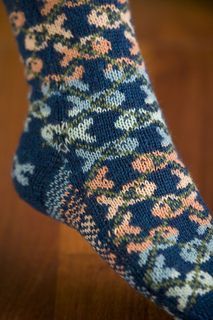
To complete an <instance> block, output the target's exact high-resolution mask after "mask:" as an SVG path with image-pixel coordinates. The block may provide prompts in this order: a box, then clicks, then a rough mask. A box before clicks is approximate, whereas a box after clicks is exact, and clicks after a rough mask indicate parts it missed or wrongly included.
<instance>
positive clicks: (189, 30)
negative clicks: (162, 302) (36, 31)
mask: <svg viewBox="0 0 213 320" xmlns="http://www.w3.org/2000/svg"><path fill="white" fill-rule="evenodd" d="M131 5H132V9H133V18H134V22H135V25H136V31H137V35H138V39H139V42H140V45H141V48H142V52H143V54H144V57H145V60H146V62H147V67H148V70H149V72H150V75H151V79H152V82H153V85H154V87H155V90H156V93H157V96H158V99H159V101H160V103H161V105H162V108H163V111H164V114H165V117H166V119H167V122H168V124H169V127H170V129H171V132H172V136H173V139H174V141H175V143H176V145H177V148H178V150H179V151H180V154H181V156H182V158H183V160H184V161H185V163H186V164H187V165H188V167H189V168H190V170H191V173H192V176H193V178H194V179H195V181H196V183H197V185H198V186H199V188H200V190H201V193H202V195H203V197H204V199H205V200H206V202H207V203H208V205H209V207H210V208H211V209H212V208H213V197H212V191H211V190H212V181H213V150H212V146H213V125H212V123H213V108H212V101H213V93H212V91H213V90H212V88H211V83H212V80H213V61H212V54H213V43H212V30H213V22H212V20H213V19H212V17H213V14H212V10H210V8H211V5H209V4H208V5H207V3H205V2H194V1H183V2H179V1H166V0H165V1H157V0H143V1H142V0H134V1H131ZM26 94H27V86H26V83H25V81H24V75H23V68H22V65H21V63H20V61H19V58H18V53H17V48H16V44H15V40H14V39H13V37H12V34H11V31H10V27H9V23H8V20H7V16H6V13H5V10H4V8H3V6H2V4H0V106H1V111H0V148H1V152H0V178H1V183H0V319H1V320H35V319H41V320H49V319H50V320H54V319H55V320H61V319H77V320H81V319H82V320H108V319H110V320H120V319H122V320H137V319H140V320H156V319H162V320H169V319H171V317H170V316H168V315H167V314H166V313H165V312H164V311H162V310H160V309H159V308H158V307H156V306H155V305H153V304H152V303H151V302H149V301H148V300H147V299H145V298H143V297H142V296H141V295H139V294H138V293H136V292H135V291H134V290H133V289H131V288H130V287H129V286H128V285H127V284H126V283H125V282H124V281H123V280H121V279H120V278H119V277H118V276H116V275H115V274H114V272H113V271H112V270H110V268H109V267H108V266H107V265H106V264H105V262H103V261H102V260H101V259H100V258H99V257H98V256H97V255H96V254H95V253H94V251H93V250H92V249H91V248H90V247H89V245H88V244H87V243H86V242H85V241H84V240H83V239H82V238H81V237H80V236H79V235H78V234H77V233H76V232H75V231H73V230H70V229H69V228H67V227H65V226H62V225H60V224H59V223H57V222H55V221H53V220H52V219H50V218H48V217H45V216H44V215H41V214H38V213H37V212H35V210H33V209H32V208H30V207H29V206H28V205H27V204H25V203H24V202H22V200H20V199H19V198H18V197H17V195H16V194H15V192H14V189H13V187H12V183H11V179H10V167H11V159H12V156H13V153H14V150H15V147H16V144H17V142H18V138H19V135H20V133H21V130H22V125H23V121H24V117H25V115H26V113H27V99H26Z"/></svg>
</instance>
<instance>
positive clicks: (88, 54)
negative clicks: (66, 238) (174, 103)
mask: <svg viewBox="0 0 213 320" xmlns="http://www.w3.org/2000/svg"><path fill="white" fill-rule="evenodd" d="M5 4H6V6H7V8H8V11H9V14H10V20H11V23H12V25H13V29H14V32H15V34H16V36H17V40H18V43H19V48H20V51H21V54H22V57H23V60H24V64H25V67H26V77H27V80H28V82H29V83H30V85H31V88H32V90H31V95H30V108H29V115H28V118H27V120H26V123H25V128H24V133H23V135H22V137H21V141H20V145H19V147H18V151H17V154H16V156H15V159H14V170H13V179H14V183H15V186H16V189H17V191H18V193H19V194H20V195H21V197H22V198H24V199H25V200H26V201H27V202H29V203H30V204H31V205H32V206H34V207H35V208H37V209H38V210H40V211H42V212H44V213H46V214H48V215H50V216H52V217H54V218H56V219H58V220H60V221H62V222H64V223H66V224H68V225H69V226H72V227H74V228H76V229H77V230H78V231H79V232H80V233H81V234H82V235H83V236H84V237H85V238H86V239H87V240H88V241H89V242H90V244H91V245H92V246H93V247H94V248H95V250H96V251H97V252H98V253H99V254H100V255H101V256H102V257H103V258H104V259H105V260H106V261H107V262H108V263H109V264H110V265H111V266H112V267H113V268H114V269H115V271H116V272H117V273H119V274H120V275H121V276H122V277H123V278H125V279H126V281H127V282H128V283H129V284H130V285H131V286H133V287H134V288H136V289H137V290H139V291H140V292H143V293H144V294H145V295H146V296H149V297H151V298H152V299H154V300H155V301H156V302H157V303H158V304H160V305H162V306H163V307H164V308H165V309H167V310H168V311H169V312H171V313H172V314H175V315H176V316H178V317H179V318H182V319H187V320H190V319H196V320H198V319H212V318H213V314H212V309H211V308H210V298H211V297H212V296H211V288H212V285H213V279H212V276H211V274H210V273H211V271H212V270H210V267H211V260H210V254H211V251H212V228H211V218H210V215H209V213H208V209H207V208H206V206H205V204H204V203H203V201H202V199H201V197H200V195H199V193H198V190H197V188H196V186H195V185H194V183H193V181H192V179H191V177H190V176H189V174H188V171H187V169H186V168H185V166H184V165H183V163H182V161H181V160H180V159H179V157H178V155H177V153H176V151H175V149H174V146H173V143H172V141H171V139H170V136H169V134H168V129H167V127H166V124H165V122H164V120H163V117H162V114H161V111H160V108H159V105H158V102H157V100H156V97H155V95H154V93H153V91H152V87H151V85H150V81H149V78H148V75H147V73H146V70H145V66H144V62H143V59H142V57H141V55H140V53H139V49H138V44H137V42H136V40H135V34H134V30H133V27H132V24H131V22H130V13H129V10H128V7H127V2H126V0H108V1H105V0H101V1H100V0H93V1H91V0H90V1H88V0H80V1H73V0H72V1H71V0H70V1H61V0H54V1H53V0H45V1H39V0H38V1H16V2H14V1H12V0H5Z"/></svg>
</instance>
